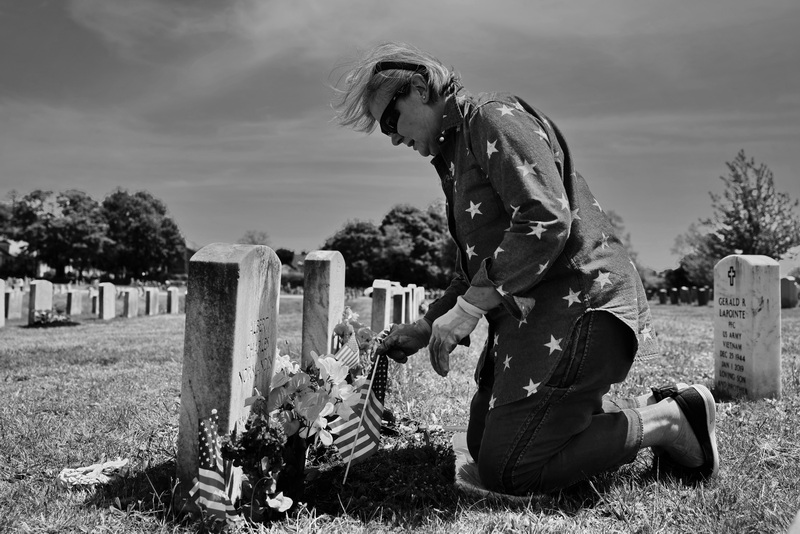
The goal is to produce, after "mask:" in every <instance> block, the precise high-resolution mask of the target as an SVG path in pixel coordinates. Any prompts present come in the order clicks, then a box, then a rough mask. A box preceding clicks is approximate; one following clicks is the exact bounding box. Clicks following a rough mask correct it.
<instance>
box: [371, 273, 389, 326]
mask: <svg viewBox="0 0 800 534" xmlns="http://www.w3.org/2000/svg"><path fill="white" fill-rule="evenodd" d="M391 295H392V283H391V282H390V281H389V280H381V279H378V280H374V281H373V282H372V319H371V320H372V323H371V325H370V328H371V329H372V331H373V332H375V333H378V332H381V331H383V330H384V329H385V328H386V327H387V326H389V324H391V322H392V297H391Z"/></svg>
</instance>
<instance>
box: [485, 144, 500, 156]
mask: <svg viewBox="0 0 800 534" xmlns="http://www.w3.org/2000/svg"><path fill="white" fill-rule="evenodd" d="M496 144H497V141H492V142H491V143H490V142H489V141H486V157H487V158H491V157H492V154H494V153H495V152H499V150H497V149H496V148H495V145H496Z"/></svg>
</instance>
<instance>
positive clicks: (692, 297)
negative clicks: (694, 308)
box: [689, 286, 698, 304]
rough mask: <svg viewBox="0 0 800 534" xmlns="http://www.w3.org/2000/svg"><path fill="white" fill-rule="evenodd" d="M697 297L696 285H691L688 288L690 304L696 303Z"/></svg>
mask: <svg viewBox="0 0 800 534" xmlns="http://www.w3.org/2000/svg"><path fill="white" fill-rule="evenodd" d="M697 297H698V295H697V286H692V287H691V288H690V289H689V301H690V302H691V303H692V304H694V303H696V302H697Z"/></svg>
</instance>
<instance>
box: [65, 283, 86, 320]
mask: <svg viewBox="0 0 800 534" xmlns="http://www.w3.org/2000/svg"><path fill="white" fill-rule="evenodd" d="M82 297H83V293H82V292H81V291H78V290H77V289H70V290H68V291H67V315H69V316H70V317H78V316H79V315H81V314H82V313H83V309H82V307H83V302H82V301H83V298H82Z"/></svg>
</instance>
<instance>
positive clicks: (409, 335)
mask: <svg viewBox="0 0 800 534" xmlns="http://www.w3.org/2000/svg"><path fill="white" fill-rule="evenodd" d="M430 338H431V325H430V324H428V321H426V320H425V319H419V320H418V321H417V322H415V323H410V324H395V325H392V327H391V330H389V335H387V336H386V338H385V339H384V340H383V341H382V342H381V343H380V344H379V345H378V348H377V350H376V353H377V354H386V355H387V356H388V357H389V358H391V359H393V360H394V361H396V362H397V363H406V362H407V361H408V357H409V356H411V355H412V354H416V352H417V351H418V350H419V349H421V348H423V347H426V346H427V345H428V341H429V340H430Z"/></svg>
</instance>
